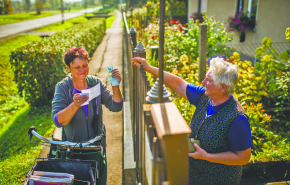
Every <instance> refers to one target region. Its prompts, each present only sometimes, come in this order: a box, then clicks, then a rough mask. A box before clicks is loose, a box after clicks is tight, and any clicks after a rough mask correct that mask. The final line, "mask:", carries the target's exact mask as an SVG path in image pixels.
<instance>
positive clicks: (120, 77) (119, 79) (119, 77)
mask: <svg viewBox="0 0 290 185" xmlns="http://www.w3.org/2000/svg"><path fill="white" fill-rule="evenodd" d="M112 77H117V78H118V81H119V83H120V82H121V80H122V76H121V74H120V72H119V70H118V69H117V68H115V69H113V71H112Z"/></svg>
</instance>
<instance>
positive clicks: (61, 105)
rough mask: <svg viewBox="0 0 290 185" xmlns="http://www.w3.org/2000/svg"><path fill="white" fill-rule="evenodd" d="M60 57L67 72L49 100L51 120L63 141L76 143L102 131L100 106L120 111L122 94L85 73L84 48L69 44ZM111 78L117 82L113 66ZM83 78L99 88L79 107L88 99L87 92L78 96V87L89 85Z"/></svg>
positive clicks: (116, 88) (86, 60) (79, 90)
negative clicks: (94, 94) (97, 91)
mask: <svg viewBox="0 0 290 185" xmlns="http://www.w3.org/2000/svg"><path fill="white" fill-rule="evenodd" d="M63 57H64V62H65V66H66V68H67V70H68V71H69V72H70V74H69V75H68V76H67V77H66V78H64V79H63V80H61V81H60V82H58V83H57V84H56V87H55V94H54V98H53V101H52V120H53V123H54V124H55V126H56V127H62V128H63V129H62V140H63V141H71V142H76V143H78V142H82V141H88V140H90V139H92V138H94V137H96V136H97V135H100V134H102V133H105V128H104V125H103V118H102V105H105V106H106V108H108V109H109V110H110V111H112V112H118V111H121V110H122V108H123V97H122V94H121V91H120V88H119V85H115V86H113V87H112V89H113V93H111V92H110V91H109V90H108V89H107V87H106V85H105V84H104V83H103V82H102V81H101V80H100V79H99V78H97V77H95V76H88V74H89V54H88V52H87V51H86V50H85V48H84V47H79V48H77V47H71V48H69V49H68V50H67V51H66V52H65V53H64V55H63ZM112 77H116V78H118V81H119V83H120V82H121V79H122V77H121V74H120V72H119V70H118V69H113V71H112ZM87 80H89V81H91V83H93V84H95V86H94V87H96V86H97V88H99V89H98V90H99V94H98V95H97V96H96V97H95V98H94V99H92V100H91V101H89V103H88V104H87V105H83V106H82V104H83V103H85V102H86V101H87V100H88V99H89V97H88V96H87V95H81V92H82V90H87V89H89V88H90V86H89V84H88V81H87ZM94 87H92V88H94ZM94 107H95V111H94ZM96 116H97V120H96V119H95V117H96ZM102 146H103V149H104V152H105V151H106V143H105V141H103V142H102ZM106 173H107V172H106V171H105V176H104V177H103V178H102V179H101V184H105V183H106Z"/></svg>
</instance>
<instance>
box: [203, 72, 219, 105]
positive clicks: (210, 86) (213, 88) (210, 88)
mask: <svg viewBox="0 0 290 185" xmlns="http://www.w3.org/2000/svg"><path fill="white" fill-rule="evenodd" d="M201 83H202V84H203V85H204V87H205V88H206V91H205V95H207V96H208V97H210V98H211V99H214V98H216V97H219V96H220V95H221V93H223V90H222V89H223V88H222V86H221V85H216V84H215V83H214V81H213V78H212V76H211V71H209V72H208V73H207V74H206V77H205V79H204V80H203V81H202V82H201Z"/></svg>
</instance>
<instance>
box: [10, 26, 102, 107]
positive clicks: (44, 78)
mask: <svg viewBox="0 0 290 185" xmlns="http://www.w3.org/2000/svg"><path fill="white" fill-rule="evenodd" d="M104 34H105V29H104V26H103V21H94V20H92V21H88V22H86V23H84V24H79V25H76V26H75V27H74V28H73V29H68V30H64V31H62V32H58V33H56V34H55V35H53V36H51V37H48V38H45V39H43V40H42V41H38V42H33V43H30V44H29V45H27V46H23V47H21V48H18V49H16V50H15V51H13V52H12V53H11V63H12V65H13V68H14V76H15V81H16V83H17V86H18V90H19V93H20V95H21V96H24V98H25V100H26V101H27V102H28V103H29V104H31V105H33V106H41V105H45V104H48V103H51V100H52V98H53V96H54V88H55V84H56V83H57V82H59V81H60V80H61V79H62V78H64V77H65V76H66V72H65V65H64V63H63V58H62V54H63V53H64V52H65V51H66V50H67V49H68V48H69V47H71V46H84V47H85V48H86V50H87V51H88V53H89V55H90V56H92V54H93V53H94V51H95V50H96V48H97V46H98V45H99V44H100V43H101V41H102V39H103V36H104Z"/></svg>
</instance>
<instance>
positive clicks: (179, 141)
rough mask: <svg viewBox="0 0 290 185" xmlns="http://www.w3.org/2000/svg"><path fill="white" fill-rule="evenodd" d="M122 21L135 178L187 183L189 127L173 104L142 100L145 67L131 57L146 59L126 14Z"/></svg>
mask: <svg viewBox="0 0 290 185" xmlns="http://www.w3.org/2000/svg"><path fill="white" fill-rule="evenodd" d="M123 20H124V36H125V37H124V38H125V40H124V42H125V54H126V56H127V57H126V61H124V62H126V63H127V64H126V66H127V70H128V75H129V79H128V80H129V89H130V90H129V92H130V95H129V97H130V98H129V99H130V108H131V109H130V110H131V120H132V134H133V136H132V137H133V146H134V150H133V151H134V160H135V161H136V173H137V180H136V181H137V182H138V183H141V184H158V185H159V184H187V183H188V134H189V133H190V132H191V130H190V128H189V127H188V125H187V124H186V123H185V121H184V119H183V117H182V116H181V114H180V112H179V110H178V109H177V107H176V106H175V104H174V103H172V102H168V103H156V104H152V105H151V104H147V103H146V102H145V98H146V94H147V92H148V91H149V90H150V88H151V87H150V85H149V82H148V80H147V76H146V72H145V71H144V68H143V67H142V65H141V67H140V68H138V67H137V66H133V65H132V58H133V57H134V56H135V57H136V56H140V57H143V58H146V52H145V49H144V51H143V50H142V47H140V46H142V43H141V42H139V44H138V46H137V47H136V45H137V42H136V40H135V39H136V31H135V32H134V29H133V28H132V29H131V30H129V27H128V23H127V19H126V15H125V13H123ZM134 48H135V50H134ZM140 48H141V49H140Z"/></svg>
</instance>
